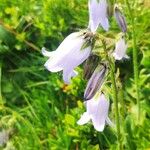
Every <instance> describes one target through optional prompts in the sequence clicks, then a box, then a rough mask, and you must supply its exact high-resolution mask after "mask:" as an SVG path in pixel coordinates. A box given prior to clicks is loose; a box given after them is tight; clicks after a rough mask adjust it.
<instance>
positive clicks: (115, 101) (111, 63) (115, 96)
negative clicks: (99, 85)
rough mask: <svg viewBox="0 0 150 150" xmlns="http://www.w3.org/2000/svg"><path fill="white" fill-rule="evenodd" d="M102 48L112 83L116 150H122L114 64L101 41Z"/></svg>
mask: <svg viewBox="0 0 150 150" xmlns="http://www.w3.org/2000/svg"><path fill="white" fill-rule="evenodd" d="M102 43H103V48H104V51H105V53H106V59H107V60H108V62H109V66H110V76H111V82H112V90H113V91H112V92H113V101H114V106H115V120H116V128H117V135H118V137H117V138H118V149H119V150H122V142H121V134H120V120H119V109H118V89H117V85H116V80H115V62H113V61H112V60H111V59H110V58H109V56H108V53H107V48H106V43H105V41H104V40H102Z"/></svg>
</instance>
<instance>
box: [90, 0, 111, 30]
mask: <svg viewBox="0 0 150 150" xmlns="http://www.w3.org/2000/svg"><path fill="white" fill-rule="evenodd" d="M88 6H89V28H90V29H91V31H92V32H95V31H96V30H97V28H98V26H99V24H101V25H102V27H103V28H104V30H106V31H107V30H108V28H109V23H108V19H107V3H106V0H99V1H98V0H89V3H88Z"/></svg>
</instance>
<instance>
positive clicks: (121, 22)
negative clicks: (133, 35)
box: [114, 5, 127, 33]
mask: <svg viewBox="0 0 150 150" xmlns="http://www.w3.org/2000/svg"><path fill="white" fill-rule="evenodd" d="M114 15H115V18H116V21H117V23H118V25H119V27H120V29H121V30H122V32H124V33H125V32H127V24H126V20H125V17H124V15H123V14H122V13H121V11H120V9H119V8H118V6H117V5H115V7H114Z"/></svg>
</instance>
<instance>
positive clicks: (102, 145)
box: [0, 0, 150, 150]
mask: <svg viewBox="0 0 150 150" xmlns="http://www.w3.org/2000/svg"><path fill="white" fill-rule="evenodd" d="M108 2H109V15H110V17H109V22H110V30H109V31H108V32H104V31H103V30H102V29H99V33H100V34H103V35H104V36H106V37H111V38H116V37H117V35H118V34H119V32H120V29H119V27H118V26H117V23H116V22H115V19H114V17H113V3H114V1H113V0H108ZM129 2H130V6H131V9H132V10H133V11H134V14H133V16H134V19H135V34H136V42H137V49H138V65H139V68H138V69H139V89H140V104H141V120H140V122H138V121H137V119H136V118H137V104H136V99H135V97H136V91H135V85H134V81H133V80H134V75H133V67H134V66H133V63H132V58H133V57H132V50H133V43H132V41H133V40H132V31H133V30H132V26H131V18H130V14H129V12H128V9H127V6H126V3H125V2H124V1H123V0H118V1H117V3H118V4H119V6H121V7H122V12H124V15H125V17H126V21H127V25H128V32H127V43H128V55H129V56H130V59H129V60H127V61H122V62H120V63H117V64H116V66H117V67H118V68H120V72H122V74H121V75H122V78H123V85H124V90H123V94H124V106H120V109H119V111H120V115H121V116H122V117H121V118H120V120H121V124H122V125H121V133H122V139H121V140H122V143H123V145H124V146H123V149H125V150H149V149H150V1H149V0H130V1H129ZM88 18H89V16H88V1H87V0H28V1H27V0H0V140H2V138H3V139H4V138H6V137H5V136H8V138H6V140H5V142H4V143H5V144H2V145H0V149H2V150H99V149H101V150H107V149H111V150H116V149H117V134H116V129H115V128H111V127H109V126H106V128H105V130H104V132H102V133H98V132H96V131H95V130H94V128H93V126H92V125H91V124H90V123H89V124H86V125H84V126H79V125H77V123H76V122H77V120H78V119H79V118H80V115H81V114H82V113H83V112H84V111H85V107H84V104H83V94H84V89H85V86H86V82H87V81H85V80H83V69H82V68H83V67H82V66H80V67H78V68H77V70H78V71H79V75H78V76H77V77H76V78H75V79H73V81H72V84H71V85H65V84H64V82H63V80H62V73H61V72H60V73H50V72H48V71H47V70H46V69H45V68H44V63H45V61H46V60H47V58H44V57H43V56H42V54H41V48H42V47H43V46H44V47H46V48H47V49H48V50H50V51H52V50H55V49H56V48H57V47H58V45H59V44H60V43H61V41H62V40H63V39H64V38H65V37H66V36H67V35H68V34H70V33H72V32H75V31H79V30H80V29H86V28H87V26H88ZM106 88H107V90H108V91H109V94H110V97H111V87H106ZM110 101H111V103H112V100H110ZM119 105H121V103H120V102H119ZM122 108H124V109H125V110H126V114H125V116H123V115H122V111H123V110H122ZM114 115H115V114H114V108H113V104H112V105H111V107H110V116H111V119H112V120H113V122H114V123H115V117H114ZM123 117H124V118H123ZM4 130H5V131H6V132H7V135H5V136H4V135H2V134H1V132H2V131H4ZM122 131H123V132H122ZM0 143H1V142H0Z"/></svg>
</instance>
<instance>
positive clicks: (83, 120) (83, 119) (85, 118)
mask: <svg viewBox="0 0 150 150" xmlns="http://www.w3.org/2000/svg"><path fill="white" fill-rule="evenodd" d="M88 121H90V115H89V114H88V113H87V112H85V113H83V115H82V116H81V118H80V119H79V120H78V122H77V124H78V125H84V124H86V123H87V122H88Z"/></svg>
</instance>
